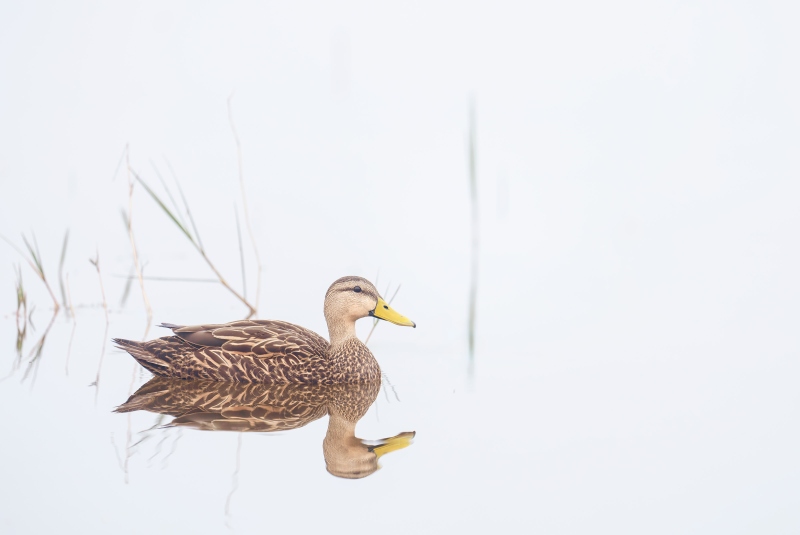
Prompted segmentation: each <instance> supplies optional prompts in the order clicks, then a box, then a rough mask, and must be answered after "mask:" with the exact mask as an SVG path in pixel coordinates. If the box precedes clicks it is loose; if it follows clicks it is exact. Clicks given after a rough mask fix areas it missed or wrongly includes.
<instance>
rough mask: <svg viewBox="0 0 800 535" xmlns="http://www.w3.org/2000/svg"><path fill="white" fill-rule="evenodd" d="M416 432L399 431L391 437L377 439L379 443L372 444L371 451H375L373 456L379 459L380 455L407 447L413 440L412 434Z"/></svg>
mask: <svg viewBox="0 0 800 535" xmlns="http://www.w3.org/2000/svg"><path fill="white" fill-rule="evenodd" d="M416 434H417V433H416V432H414V431H411V432H405V433H400V434H399V435H397V436H394V437H392V438H384V439H383V440H380V441H378V442H380V444H378V445H377V446H372V452H373V453H375V456H376V457H378V459H380V458H381V456H382V455H386V454H387V453H391V452H393V451H397V450H402V449H403V448H407V447H408V446H410V445H411V443H412V442H413V438H414V435H416Z"/></svg>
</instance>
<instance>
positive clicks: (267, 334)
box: [114, 320, 329, 383]
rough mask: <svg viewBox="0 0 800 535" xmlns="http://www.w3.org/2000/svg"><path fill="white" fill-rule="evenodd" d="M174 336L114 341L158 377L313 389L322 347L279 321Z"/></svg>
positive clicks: (179, 329)
mask: <svg viewBox="0 0 800 535" xmlns="http://www.w3.org/2000/svg"><path fill="white" fill-rule="evenodd" d="M161 326H162V327H167V328H169V329H172V331H173V332H174V333H175V336H167V337H164V338H158V339H156V340H151V341H149V342H132V341H129V340H121V339H115V340H114V341H115V342H116V343H117V344H118V345H119V346H120V347H122V348H123V349H125V350H126V351H127V352H128V353H130V354H131V355H132V356H133V357H134V358H135V359H136V360H138V361H139V362H140V363H141V364H142V365H143V366H144V367H145V368H147V369H148V370H150V371H151V372H153V373H154V374H156V375H160V376H162V377H177V378H182V379H209V380H213V381H235V382H259V383H318V382H320V379H321V370H322V369H324V367H325V362H326V360H327V352H328V347H329V344H328V342H327V341H326V340H325V339H324V338H322V337H321V336H319V335H318V334H316V333H315V332H313V331H311V330H309V329H305V328H303V327H300V326H299V325H294V324H292V323H288V322H285V321H277V320H243V321H234V322H231V323H226V324H219V325H192V326H182V325H172V324H168V323H165V324H162V325H161Z"/></svg>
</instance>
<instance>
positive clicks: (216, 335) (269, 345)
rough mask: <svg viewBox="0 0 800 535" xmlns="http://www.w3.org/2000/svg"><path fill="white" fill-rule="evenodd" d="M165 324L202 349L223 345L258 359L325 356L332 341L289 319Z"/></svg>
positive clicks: (223, 348) (176, 333)
mask: <svg viewBox="0 0 800 535" xmlns="http://www.w3.org/2000/svg"><path fill="white" fill-rule="evenodd" d="M160 326H161V327H166V328H168V329H172V332H173V333H175V335H176V336H178V337H179V338H181V339H182V340H184V341H186V342H188V343H189V344H191V345H193V346H195V347H197V348H198V349H200V348H219V349H222V350H224V351H229V352H232V353H246V354H250V355H253V356H255V357H257V358H272V357H283V356H289V355H291V356H294V357H298V358H301V359H306V358H310V357H312V356H314V355H317V356H319V355H324V354H325V353H326V352H327V350H328V345H329V344H328V341H327V340H325V339H324V338H323V337H321V336H320V335H318V334H317V333H315V332H314V331H311V330H309V329H305V328H303V327H300V326H299V325H294V324H292V323H288V322H285V321H277V320H242V321H234V322H231V323H225V324H219V325H188V326H185V325H173V324H171V323H162V324H161V325H160Z"/></svg>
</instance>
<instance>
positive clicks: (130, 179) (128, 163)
mask: <svg viewBox="0 0 800 535" xmlns="http://www.w3.org/2000/svg"><path fill="white" fill-rule="evenodd" d="M125 167H126V168H127V171H128V213H127V215H126V217H125V220H126V222H127V223H128V239H129V240H130V242H131V250H132V251H133V265H134V267H135V268H136V277H137V278H138V279H139V288H141V290H142V300H143V301H144V310H145V313H146V314H147V325H146V326H145V329H144V335H143V336H142V340H144V339H145V338H147V333H148V332H150V324H151V323H153V308H152V307H151V306H150V298H149V297H147V292H146V291H145V289H144V277H143V276H142V265H141V264H140V263H139V252H138V251H137V250H136V240H135V239H134V238H133V176H132V175H134V173H133V169H131V160H130V150H129V148H128V145H125ZM97 273H98V275H99V274H100V269H99V268H98V270H97ZM100 282H101V284H102V279H100ZM105 300H106V298H105V291H104V294H103V302H104V303H105ZM106 308H107V305H106ZM107 319H108V313H106V320H107ZM98 375H99V370H98Z"/></svg>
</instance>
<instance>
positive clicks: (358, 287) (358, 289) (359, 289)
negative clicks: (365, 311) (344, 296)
mask: <svg viewBox="0 0 800 535" xmlns="http://www.w3.org/2000/svg"><path fill="white" fill-rule="evenodd" d="M353 291H354V292H355V293H360V292H361V286H356V287H355V288H353Z"/></svg>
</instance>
